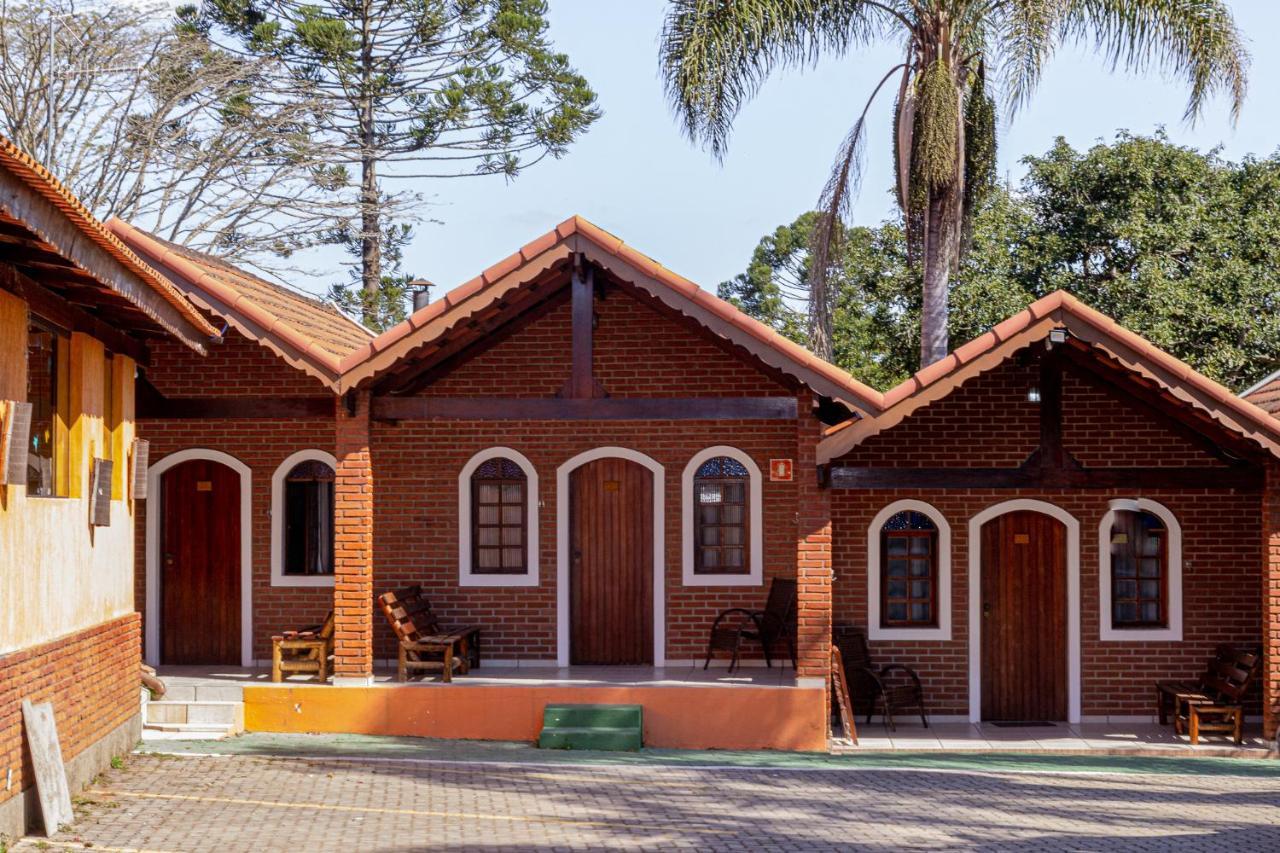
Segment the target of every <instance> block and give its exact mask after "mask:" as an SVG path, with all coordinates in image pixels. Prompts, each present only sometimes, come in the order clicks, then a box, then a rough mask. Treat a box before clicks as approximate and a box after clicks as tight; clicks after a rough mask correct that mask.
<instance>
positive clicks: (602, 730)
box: [538, 705, 644, 751]
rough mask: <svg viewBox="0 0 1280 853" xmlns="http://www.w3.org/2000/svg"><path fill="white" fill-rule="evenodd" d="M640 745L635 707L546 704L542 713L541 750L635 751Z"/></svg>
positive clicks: (641, 724) (640, 723)
mask: <svg viewBox="0 0 1280 853" xmlns="http://www.w3.org/2000/svg"><path fill="white" fill-rule="evenodd" d="M643 745H644V711H643V709H642V708H641V707H640V706H639V705H548V706H546V708H544V709H543V711H542V734H540V735H539V736H538V746H539V747H540V748H542V749H595V750H611V751H635V750H638V749H640V747H641V746H643Z"/></svg>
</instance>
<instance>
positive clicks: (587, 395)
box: [559, 254, 605, 400]
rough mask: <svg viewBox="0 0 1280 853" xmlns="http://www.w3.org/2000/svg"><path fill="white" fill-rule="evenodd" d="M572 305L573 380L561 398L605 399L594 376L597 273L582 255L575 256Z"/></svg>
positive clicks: (570, 375) (571, 377)
mask: <svg viewBox="0 0 1280 853" xmlns="http://www.w3.org/2000/svg"><path fill="white" fill-rule="evenodd" d="M569 290H570V293H571V298H572V303H571V309H570V317H571V318H572V321H573V344H572V348H571V351H570V352H571V357H572V365H571V367H570V372H569V378H568V379H567V380H565V383H564V387H563V388H561V389H560V393H559V396H560V397H564V398H567V399H570V400H590V399H591V398H593V397H603V396H605V395H604V393H603V390H602V389H601V388H600V385H599V383H597V382H596V378H595V374H594V372H593V365H592V359H593V358H594V351H595V297H596V277H595V270H594V269H593V268H592V267H591V266H589V265H587V264H586V263H585V262H584V261H583V258H582V255H580V254H579V255H575V256H574V263H573V278H572V279H570V282H569Z"/></svg>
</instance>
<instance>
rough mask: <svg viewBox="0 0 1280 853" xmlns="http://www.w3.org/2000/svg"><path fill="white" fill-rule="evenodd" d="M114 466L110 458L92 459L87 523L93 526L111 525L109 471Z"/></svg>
mask: <svg viewBox="0 0 1280 853" xmlns="http://www.w3.org/2000/svg"><path fill="white" fill-rule="evenodd" d="M114 467H115V466H114V465H112V463H111V460H110V459H95V460H93V476H92V477H91V478H90V480H89V523H90V524H92V525H93V526H94V527H109V526H110V525H111V471H112V469H113V468H114Z"/></svg>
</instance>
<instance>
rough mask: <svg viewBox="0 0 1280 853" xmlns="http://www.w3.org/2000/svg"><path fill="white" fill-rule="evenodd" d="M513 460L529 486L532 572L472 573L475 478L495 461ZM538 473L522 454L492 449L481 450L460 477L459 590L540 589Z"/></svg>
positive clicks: (527, 503) (528, 544) (527, 557)
mask: <svg viewBox="0 0 1280 853" xmlns="http://www.w3.org/2000/svg"><path fill="white" fill-rule="evenodd" d="M499 457H502V458H506V459H510V460H511V461H512V462H514V463H516V465H518V466H520V470H521V471H523V472H524V476H525V478H526V480H527V483H528V488H527V490H526V495H525V506H526V507H527V508H528V513H529V515H528V518H527V519H526V529H527V536H526V538H527V540H528V541H527V542H526V543H525V546H526V548H527V549H528V550H527V551H526V554H525V562H526V565H527V566H528V570H527V571H526V572H525V573H524V574H522V575H491V574H483V573H476V572H473V571H472V568H473V567H472V565H471V475H472V474H473V473H475V470H476V469H477V468H479V467H480V466H481V465H483V464H484V463H485V462H488V461H489V460H490V459H495V458H499ZM538 508H539V501H538V470H537V469H536V468H534V467H533V463H532V462H530V461H529V460H528V458H526V457H525V455H524V454H523V453H521V452H520V451H518V450H512V449H511V448H510V447H489V448H486V449H484V450H481V451H480V452H479V453H477V454H476V455H475V456H472V457H471V458H470V459H468V460H467V464H466V465H463V466H462V470H461V471H460V472H459V473H458V586H488V587H497V586H506V587H520V586H537V585H538V574H539V573H538Z"/></svg>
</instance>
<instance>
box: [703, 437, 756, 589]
mask: <svg viewBox="0 0 1280 853" xmlns="http://www.w3.org/2000/svg"><path fill="white" fill-rule="evenodd" d="M750 476H751V475H750V473H748V471H747V468H746V466H745V465H743V464H742V463H741V462H739V461H738V460H736V459H733V458H730V457H728V456H716V457H713V458H711V459H708V460H707V461H706V462H703V463H702V465H701V466H699V467H698V471H697V473H696V474H694V477H693V494H694V506H693V528H694V546H693V571H694V573H695V574H699V575H719V574H731V575H742V574H746V573H747V572H749V571H750V563H749V562H748V557H749V551H748V533H749V531H750V529H751V528H750V518H749V516H748V511H747V490H748V488H749V487H750Z"/></svg>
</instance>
